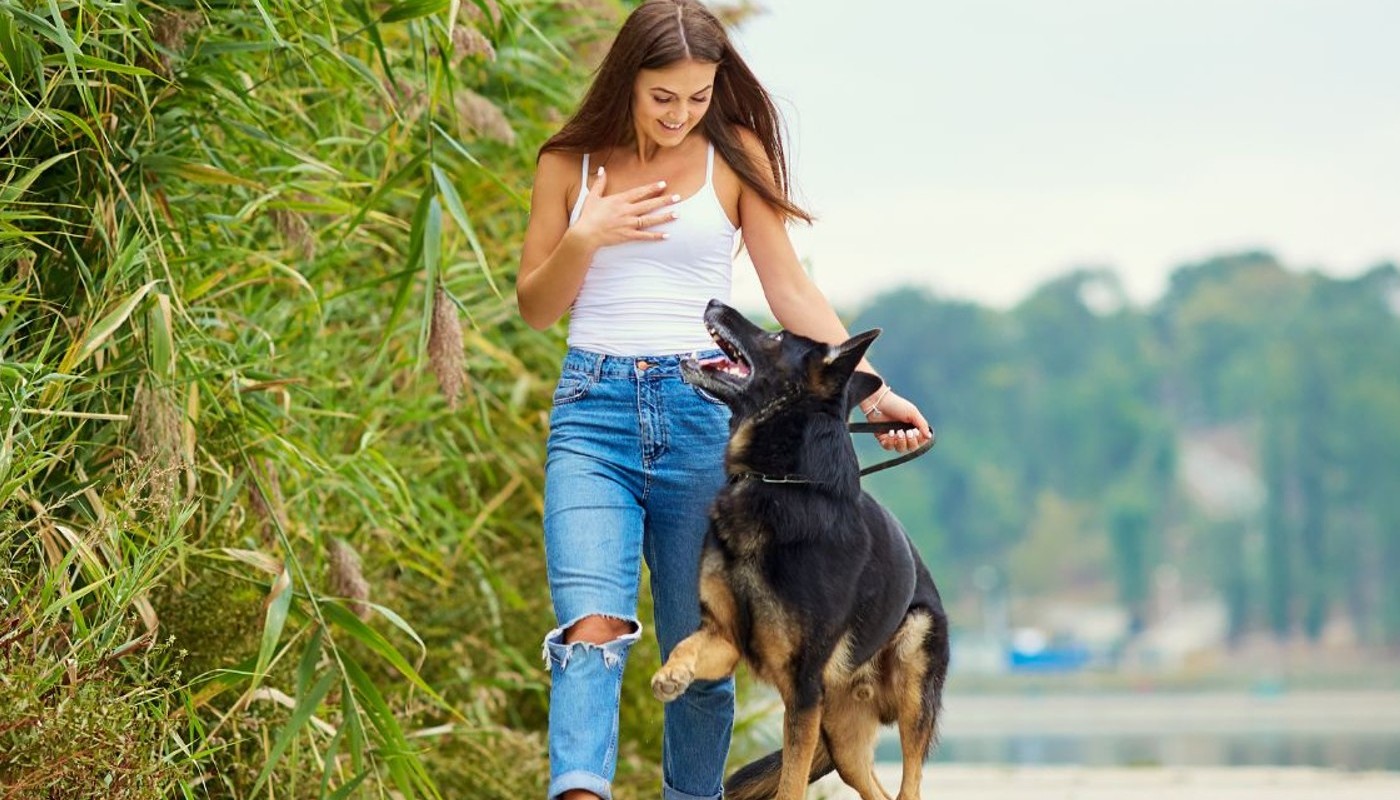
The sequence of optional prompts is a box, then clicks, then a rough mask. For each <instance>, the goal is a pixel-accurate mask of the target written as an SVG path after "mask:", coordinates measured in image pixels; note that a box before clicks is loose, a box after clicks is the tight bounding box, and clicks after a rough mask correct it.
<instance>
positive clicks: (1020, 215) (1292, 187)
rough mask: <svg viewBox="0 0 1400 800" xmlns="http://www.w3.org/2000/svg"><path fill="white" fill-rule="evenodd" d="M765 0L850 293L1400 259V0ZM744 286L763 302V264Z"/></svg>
mask: <svg viewBox="0 0 1400 800" xmlns="http://www.w3.org/2000/svg"><path fill="white" fill-rule="evenodd" d="M761 3H762V5H763V6H765V7H766V8H767V10H768V11H767V13H766V14H764V15H762V16H760V17H757V18H755V19H753V20H751V21H750V22H749V23H747V24H746V25H745V26H744V27H743V28H742V29H741V30H740V31H738V33H737V34H736V35H735V38H736V41H737V44H738V46H739V47H740V49H741V51H742V52H743V53H744V54H745V56H746V58H747V60H748V61H749V65H750V66H751V67H752V68H753V69H754V71H755V72H756V73H758V75H759V78H760V79H761V80H763V82H764V83H765V85H766V86H767V87H768V88H769V90H770V91H771V92H772V93H773V94H774V95H775V96H776V97H777V98H778V101H779V107H780V109H781V110H782V112H783V113H784V115H785V118H786V120H787V124H788V129H789V134H790V137H791V142H792V145H793V153H792V155H793V160H794V164H793V175H794V179H795V184H796V187H797V190H798V199H799V200H800V201H803V202H804V203H805V204H806V206H807V207H808V208H809V209H810V210H812V211H814V212H816V214H817V215H818V216H819V217H820V219H819V220H818V221H817V223H816V225H815V226H814V227H812V228H805V227H802V226H799V227H797V228H795V229H794V231H793V239H794V242H795V244H796V245H797V248H798V252H799V254H800V255H801V256H803V257H804V258H805V259H808V260H809V262H810V264H811V265H812V267H813V270H814V275H815V277H816V279H817V282H818V284H819V285H820V286H821V287H822V288H823V290H825V292H826V293H827V295H828V297H830V298H831V299H832V300H833V302H834V303H835V304H836V305H837V306H838V307H841V308H847V309H849V308H853V307H855V306H857V305H859V304H860V302H861V301H863V300H865V299H868V298H869V297H870V295H871V294H873V293H876V292H880V291H884V290H888V289H891V288H893V287H896V286H898V285H901V284H909V283H912V284H918V285H921V286H926V287H928V288H930V289H932V290H933V291H935V292H937V293H939V294H941V295H945V296H953V297H959V298H966V299H973V300H977V301H979V302H982V303H987V304H992V305H997V306H1003V307H1004V306H1008V305H1010V304H1013V303H1015V302H1016V301H1018V300H1020V299H1021V298H1023V297H1024V296H1025V295H1026V294H1027V293H1028V292H1029V291H1031V290H1032V289H1033V288H1035V286H1037V285H1038V284H1039V283H1041V282H1042V281H1044V280H1045V279H1047V278H1049V277H1052V276H1055V275H1058V274H1062V273H1063V272H1065V271H1066V270H1067V269H1070V268H1072V267H1075V266H1111V267H1113V268H1115V269H1116V270H1117V271H1118V272H1119V274H1120V275H1121V276H1122V277H1123V281H1124V283H1125V285H1126V286H1127V288H1128V291H1129V294H1130V295H1131V296H1132V297H1133V298H1134V299H1135V300H1137V301H1139V302H1150V301H1151V300H1153V299H1155V298H1156V297H1157V296H1158V294H1159V293H1160V291H1161V290H1162V288H1163V287H1164V285H1165V280H1166V277H1167V275H1168V274H1169V273H1170V272H1171V270H1172V269H1173V268H1174V267H1176V266H1178V265H1180V264H1182V263H1185V262H1190V261H1193V260H1198V259H1200V258H1204V257H1207V256H1211V255H1216V254H1222V253H1228V252H1233V251H1238V250H1243V249H1266V250H1270V251H1272V252H1274V253H1275V254H1277V255H1278V256H1279V257H1281V258H1282V259H1283V260H1284V262H1285V263H1287V264H1289V265H1290V266H1293V267H1296V268H1321V269H1324V270H1325V271H1327V272H1330V273H1334V274H1338V275H1352V274H1356V273H1357V272H1360V271H1362V270H1364V269H1365V268H1367V267H1370V266H1373V265H1375V264H1376V263H1379V262H1381V261H1384V260H1392V261H1400V1H1397V0H1314V1H1311V2H1309V1H1306V0H1160V1H1154V2H1149V1H1148V0H960V1H959V2H950V1H948V0H883V1H882V0H868V2H852V1H851V0H761ZM735 299H736V301H737V302H738V304H739V305H741V307H749V308H752V307H755V306H757V305H759V304H761V303H762V295H761V293H760V292H759V289H758V287H757V281H756V280H755V279H754V278H753V277H752V268H751V267H749V266H748V265H743V266H741V267H740V268H738V269H737V270H736V275H735Z"/></svg>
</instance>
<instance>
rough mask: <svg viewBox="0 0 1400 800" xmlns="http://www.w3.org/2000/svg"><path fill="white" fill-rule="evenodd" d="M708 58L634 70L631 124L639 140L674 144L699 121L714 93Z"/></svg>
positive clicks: (712, 68)
mask: <svg viewBox="0 0 1400 800" xmlns="http://www.w3.org/2000/svg"><path fill="white" fill-rule="evenodd" d="M718 66H719V65H718V64H715V63H713V62H709V61H694V60H690V59H687V60H684V61H677V62H676V63H674V64H671V65H670V66H667V67H662V68H661V69H644V70H641V71H640V72H638V73H637V81H636V83H634V84H633V87H632V124H633V125H634V126H636V129H637V140H638V141H639V142H646V141H653V142H655V143H656V144H657V145H659V146H661V147H674V146H676V145H678V144H680V143H681V141H682V140H683V139H685V136H686V134H688V133H690V132H691V131H692V130H694V129H695V126H696V125H699V124H700V120H701V119H702V118H703V117H704V116H705V111H707V110H708V109H709V107H710V99H711V96H712V95H713V94H714V85H715V70H716V69H717V68H718Z"/></svg>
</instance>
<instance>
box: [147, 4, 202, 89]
mask: <svg viewBox="0 0 1400 800" xmlns="http://www.w3.org/2000/svg"><path fill="white" fill-rule="evenodd" d="M203 25H204V18H203V17H201V16H200V15H199V13H198V12H195V11H171V12H169V13H167V14H164V15H162V16H161V17H160V18H159V19H157V20H156V22H155V24H154V25H152V26H151V38H152V39H155V40H156V44H159V45H160V46H161V48H162V49H163V50H164V51H165V52H163V53H161V54H160V62H161V66H162V67H164V68H165V72H166V74H169V73H170V72H171V63H172V62H171V55H172V54H175V55H183V54H184V51H185V37H187V36H189V34H190V33H191V32H193V31H196V30H198V29H199V28H201V27H202V26H203Z"/></svg>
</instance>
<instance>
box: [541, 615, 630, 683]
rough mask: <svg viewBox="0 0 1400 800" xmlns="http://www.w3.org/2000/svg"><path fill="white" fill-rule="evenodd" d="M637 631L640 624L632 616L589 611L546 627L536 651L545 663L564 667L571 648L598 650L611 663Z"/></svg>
mask: <svg viewBox="0 0 1400 800" xmlns="http://www.w3.org/2000/svg"><path fill="white" fill-rule="evenodd" d="M641 635H642V626H641V624H640V623H638V622H637V621H636V620H631V619H622V618H620V617H609V616H604V615H600V614H590V615H588V616H584V617H580V618H578V619H576V620H574V621H573V622H570V623H569V624H567V625H561V626H559V627H558V628H555V629H554V630H552V631H550V632H549V633H548V634H547V635H546V636H545V637H544V646H543V648H542V649H541V653H540V655H541V656H542V657H543V659H544V661H545V663H546V664H550V663H553V664H555V665H557V666H558V667H559V668H560V669H564V668H565V667H567V666H568V665H569V659H570V656H571V655H572V654H573V653H575V651H584V652H587V651H592V652H594V653H601V654H602V657H603V663H604V664H606V665H608V666H609V667H615V666H617V665H619V664H621V663H622V660H623V659H624V658H625V657H626V655H627V651H628V650H630V649H631V648H632V644H633V643H634V642H636V641H637V640H638V639H639V638H641Z"/></svg>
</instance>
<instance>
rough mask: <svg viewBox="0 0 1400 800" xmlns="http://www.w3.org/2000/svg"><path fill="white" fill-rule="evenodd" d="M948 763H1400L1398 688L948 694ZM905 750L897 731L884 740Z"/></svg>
mask: <svg viewBox="0 0 1400 800" xmlns="http://www.w3.org/2000/svg"><path fill="white" fill-rule="evenodd" d="M941 731H942V742H941V744H940V746H939V748H938V750H937V751H935V754H934V756H933V758H932V761H933V762H934V763H946V764H1006V765H1014V766H1064V765H1079V766H1086V767H1137V766H1162V767H1190V766H1200V767H1238V766H1281V767H1323V768H1331V769H1342V770H1353V771H1372V770H1386V771H1400V694H1397V693H1394V692H1330V693H1296V694H1285V695H1281V696H1255V695H1250V694H1245V693H1238V694H1208V693H1190V694H1171V693H1160V694H1145V695H1135V694H1111V695H1097V694H1095V695H1043V696H1042V695H1030V696H1021V695H993V696H957V695H951V694H950V695H949V697H948V698H947V700H946V701H945V709H944V715H943V722H942V726H941ZM876 757H877V759H878V760H880V761H887V762H888V761H898V760H899V746H898V741H897V739H896V738H895V736H894V735H893V731H886V733H885V735H884V736H883V738H882V739H881V741H880V745H879V747H878V748H877V753H876Z"/></svg>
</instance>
